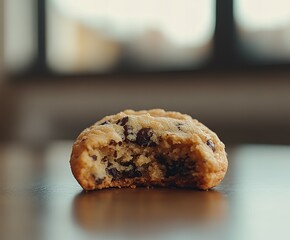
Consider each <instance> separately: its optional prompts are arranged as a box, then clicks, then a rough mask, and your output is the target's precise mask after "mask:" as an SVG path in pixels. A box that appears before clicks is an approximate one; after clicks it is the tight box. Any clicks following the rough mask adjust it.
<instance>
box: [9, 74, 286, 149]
mask: <svg viewBox="0 0 290 240" xmlns="http://www.w3.org/2000/svg"><path fill="white" fill-rule="evenodd" d="M289 79H290V72H289V71H288V72H284V73H282V72H275V71H271V72H269V71H266V72H248V73H242V72H227V73H220V74H217V73H214V74H213V73H203V74H188V75H184V74H181V75H171V74H168V75H166V76H158V75H157V76H136V77H135V78H134V77H133V78H132V77H122V76H116V77H98V78H93V79H84V78H83V79H79V78H77V79H76V78H75V79H63V78H58V79H57V80H56V79H53V80H52V79H37V81H34V82H30V83H29V79H27V80H28V82H27V83H25V84H19V85H17V86H12V87H11V90H10V91H11V94H12V93H13V94H14V95H15V98H14V99H17V104H16V105H15V107H14V109H15V108H16V109H17V111H16V113H15V114H16V115H15V117H14V118H13V121H14V125H13V129H12V132H13V136H14V137H15V138H16V139H22V140H24V141H28V142H30V141H32V142H39V141H45V140H46V139H55V138H59V139H63V138H71V139H73V138H75V137H76V136H77V135H78V134H79V133H80V131H81V130H83V129H84V128H85V127H88V126H89V125H91V124H93V123H94V122H95V121H96V120H98V119H100V118H102V117H103V116H105V115H108V114H114V113H116V112H119V111H121V110H124V109H127V108H132V109H136V110H138V109H149V108H164V109H167V110H174V111H180V112H183V113H187V114H190V115H192V116H193V117H194V118H197V119H199V120H200V121H202V122H204V123H205V124H206V125H208V126H209V127H210V128H212V129H213V130H215V131H216V132H217V133H218V135H219V136H220V137H221V138H222V139H223V140H224V141H225V142H227V143H238V142H258V143H287V144H290V139H289V135H290V125H289V122H290V107H289V102H290V94H289V93H290V81H289ZM23 81H25V79H23Z"/></svg>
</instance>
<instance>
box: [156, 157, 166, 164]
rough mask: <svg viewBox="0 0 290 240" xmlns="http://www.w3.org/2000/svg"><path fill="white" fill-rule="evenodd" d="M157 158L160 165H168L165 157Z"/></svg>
mask: <svg viewBox="0 0 290 240" xmlns="http://www.w3.org/2000/svg"><path fill="white" fill-rule="evenodd" d="M155 158H156V160H157V162H158V163H160V164H162V165H166V163H167V161H166V158H165V157H164V156H163V155H157V156H156V157H155Z"/></svg>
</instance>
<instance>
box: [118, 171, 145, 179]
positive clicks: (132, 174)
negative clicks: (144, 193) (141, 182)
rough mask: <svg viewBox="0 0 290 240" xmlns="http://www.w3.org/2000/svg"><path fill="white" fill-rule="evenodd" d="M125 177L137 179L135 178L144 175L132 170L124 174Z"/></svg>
mask: <svg viewBox="0 0 290 240" xmlns="http://www.w3.org/2000/svg"><path fill="white" fill-rule="evenodd" d="M123 175H124V177H126V178H135V177H141V176H142V173H141V172H140V171H137V170H134V169H130V170H128V171H125V172H123Z"/></svg>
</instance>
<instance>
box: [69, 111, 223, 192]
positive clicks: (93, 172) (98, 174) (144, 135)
mask: <svg viewBox="0 0 290 240" xmlns="http://www.w3.org/2000/svg"><path fill="white" fill-rule="evenodd" d="M70 164H71V169H72V173H73V175H74V176H75V178H76V180H77V181H78V182H79V183H80V185H81V186H82V187H83V188H84V189H85V190H94V189H102V188H109V187H136V186H161V187H171V186H172V187H189V188H197V189H203V190H206V189H210V188H212V187H215V186H216V185H218V184H219V183H220V182H221V180H222V179H223V178H224V176H225V173H226V171H227V166H228V162H227V156H226V152H225V146H224V144H223V143H222V142H221V141H220V140H219V138H218V137H217V135H216V134H215V133H214V132H212V131H211V130H209V129H208V128H207V127H206V126H204V125H203V124H202V123H200V122H198V121H197V120H195V119H192V118H191V117H190V116H188V115H185V114H181V113H178V112H166V111H164V110H162V109H153V110H148V111H145V110H144V111H133V110H125V111H123V112H120V113H118V114H116V115H111V116H107V117H105V118H103V119H102V120H100V121H98V122H96V123H95V124H94V125H92V126H91V127H89V128H87V129H85V130H84V131H83V132H82V133H81V134H80V135H79V137H78V138H77V140H76V141H75V143H74V145H73V150H72V154H71V160H70Z"/></svg>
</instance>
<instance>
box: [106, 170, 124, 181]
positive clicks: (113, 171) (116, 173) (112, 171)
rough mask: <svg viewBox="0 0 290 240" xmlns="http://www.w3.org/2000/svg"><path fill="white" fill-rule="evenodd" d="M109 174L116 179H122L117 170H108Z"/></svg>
mask: <svg viewBox="0 0 290 240" xmlns="http://www.w3.org/2000/svg"><path fill="white" fill-rule="evenodd" d="M108 173H109V174H110V175H111V176H112V177H113V178H114V179H120V178H121V177H122V174H121V173H120V172H119V171H118V170H117V169H116V168H110V169H108Z"/></svg>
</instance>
